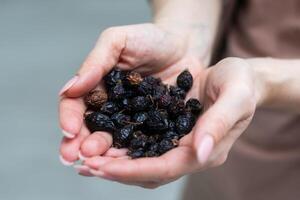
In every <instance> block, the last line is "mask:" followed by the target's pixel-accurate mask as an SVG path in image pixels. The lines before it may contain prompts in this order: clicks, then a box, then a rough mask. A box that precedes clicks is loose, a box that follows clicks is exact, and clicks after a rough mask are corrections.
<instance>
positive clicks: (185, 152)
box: [59, 24, 260, 188]
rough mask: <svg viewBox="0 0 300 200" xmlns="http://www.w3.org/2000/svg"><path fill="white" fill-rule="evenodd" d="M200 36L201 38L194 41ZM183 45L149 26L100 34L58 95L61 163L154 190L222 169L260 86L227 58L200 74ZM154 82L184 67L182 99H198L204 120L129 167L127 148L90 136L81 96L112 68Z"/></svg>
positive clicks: (242, 65)
mask: <svg viewBox="0 0 300 200" xmlns="http://www.w3.org/2000/svg"><path fill="white" fill-rule="evenodd" d="M199 37H201V36H199ZM187 40H188V39H187V38H184V37H182V36H181V35H176V34H174V33H171V32H168V31H166V30H164V28H163V27H159V26H157V25H154V24H141V25H132V26H122V27H114V28H109V29H107V30H105V31H104V32H103V33H102V34H101V36H100V38H99V40H98V42H97V43H96V46H95V48H94V49H93V50H92V51H91V53H90V55H89V56H88V57H87V59H86V61H85V62H84V63H83V65H82V67H81V69H80V70H79V72H78V73H77V75H76V76H75V77H74V78H73V79H71V80H70V81H69V82H68V83H67V84H66V85H65V87H64V88H63V89H62V90H61V92H60V96H61V99H60V103H59V115H60V125H61V128H62V130H63V133H64V135H65V137H64V138H63V140H62V144H61V149H60V155H61V156H60V158H61V160H62V162H63V163H64V164H65V165H71V164H73V163H74V162H75V161H76V160H78V159H79V158H80V159H82V160H83V163H82V165H76V166H75V168H76V169H77V170H78V171H79V173H80V174H82V175H85V176H98V177H101V178H104V179H108V180H113V181H118V182H121V183H125V184H130V185H138V186H142V187H146V188H155V187H158V186H160V185H162V184H166V183H168V182H171V181H174V180H176V179H178V178H180V177H181V176H183V175H186V174H189V173H194V172H199V171H201V170H204V169H207V168H210V167H215V166H218V165H221V164H222V163H224V162H225V160H226V158H227V155H228V152H229V150H230V148H231V147H232V145H233V143H234V142H235V140H236V139H237V138H238V137H239V136H240V135H241V133H242V132H243V131H244V130H245V129H246V128H247V126H248V124H249V123H250V121H251V119H252V117H253V114H254V111H255V108H256V105H257V102H258V101H259V99H260V96H259V94H260V93H259V92H260V89H259V81H258V80H257V79H258V78H257V77H256V76H255V73H254V71H253V69H252V67H251V66H250V65H249V64H248V62H247V61H245V60H243V59H239V58H226V59H224V60H222V61H220V62H219V63H218V64H216V65H215V66H212V67H210V68H205V66H204V65H203V64H202V63H201V61H200V59H199V58H198V55H196V53H194V52H193V51H192V50H191V49H192V48H191V46H190V45H189V44H188V42H187ZM115 65H117V66H119V67H120V68H122V69H127V70H128V69H131V70H136V71H139V72H140V73H142V74H145V75H150V74H151V75H153V76H157V77H160V78H161V79H162V81H163V82H165V83H167V84H174V83H175V80H176V77H177V75H178V74H179V73H180V72H181V71H182V70H183V69H185V68H188V69H189V70H190V72H191V73H192V75H193V77H194V85H193V88H192V89H191V91H190V92H189V93H188V97H195V98H198V99H200V101H201V102H202V103H203V104H204V107H205V113H204V114H203V115H202V116H201V117H200V118H199V119H198V121H197V123H196V125H195V127H194V129H193V130H192V132H191V133H190V134H188V135H186V136H185V137H183V138H182V139H181V140H180V143H179V146H178V147H177V148H175V149H173V150H171V151H169V152H167V153H166V154H164V155H162V156H160V157H156V158H140V159H136V160H131V159H129V158H128V157H127V156H126V149H115V148H112V147H111V144H112V138H111V136H110V134H108V133H105V132H96V133H94V134H90V133H89V131H88V130H87V128H86V127H85V125H84V123H83V113H84V112H85V106H84V103H83V99H82V96H83V95H84V94H85V93H87V92H88V91H90V90H92V89H93V88H95V87H96V85H98V83H99V82H100V81H101V79H102V77H103V76H104V75H105V74H106V73H108V72H109V71H110V69H111V68H112V67H113V66H115Z"/></svg>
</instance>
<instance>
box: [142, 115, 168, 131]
mask: <svg viewBox="0 0 300 200" xmlns="http://www.w3.org/2000/svg"><path fill="white" fill-rule="evenodd" d="M146 124H147V127H148V128H149V129H150V130H152V131H163V130H166V129H168V127H169V123H168V116H167V114H166V113H165V112H162V111H158V110H151V111H149V112H148V119H147V121H146Z"/></svg>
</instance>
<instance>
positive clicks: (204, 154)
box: [197, 135, 214, 164]
mask: <svg viewBox="0 0 300 200" xmlns="http://www.w3.org/2000/svg"><path fill="white" fill-rule="evenodd" d="M213 146H214V139H213V138H212V136H210V135H205V136H204V137H203V139H202V141H201V142H200V145H199V147H198V150H197V157H198V161H199V162H200V163H201V164H204V163H206V162H207V160H208V157H209V156H210V154H211V152H212V149H213Z"/></svg>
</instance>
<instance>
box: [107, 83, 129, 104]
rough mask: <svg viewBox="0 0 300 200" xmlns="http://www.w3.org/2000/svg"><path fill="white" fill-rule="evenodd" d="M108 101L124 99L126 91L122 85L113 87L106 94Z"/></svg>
mask: <svg viewBox="0 0 300 200" xmlns="http://www.w3.org/2000/svg"><path fill="white" fill-rule="evenodd" d="M108 96H109V99H110V100H118V99H122V98H124V97H126V90H125V88H124V86H123V84H117V85H115V86H114V87H113V88H112V89H111V90H109V93H108Z"/></svg>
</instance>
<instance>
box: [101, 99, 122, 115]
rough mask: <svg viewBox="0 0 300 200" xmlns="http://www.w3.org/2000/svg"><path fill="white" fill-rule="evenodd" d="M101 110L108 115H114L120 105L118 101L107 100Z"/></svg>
mask: <svg viewBox="0 0 300 200" xmlns="http://www.w3.org/2000/svg"><path fill="white" fill-rule="evenodd" d="M100 111H101V112H102V113H104V114H106V115H112V114H114V113H116V112H118V111H119V107H118V105H117V104H116V103H114V102H112V101H107V102H105V103H104V104H103V105H102V107H101V109H100Z"/></svg>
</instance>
